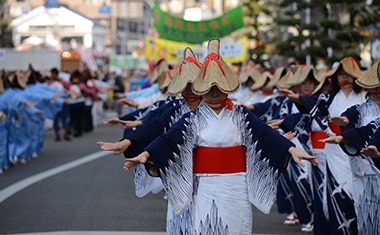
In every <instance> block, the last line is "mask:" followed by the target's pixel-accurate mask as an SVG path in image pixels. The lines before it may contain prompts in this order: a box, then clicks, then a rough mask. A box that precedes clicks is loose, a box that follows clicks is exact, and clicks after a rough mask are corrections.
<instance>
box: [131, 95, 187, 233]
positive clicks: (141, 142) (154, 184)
mask: <svg viewBox="0 0 380 235" xmlns="http://www.w3.org/2000/svg"><path fill="white" fill-rule="evenodd" d="M188 112H190V107H189V105H188V104H187V102H186V101H185V100H175V101H172V102H169V103H168V104H166V105H164V106H161V107H160V108H158V109H156V110H154V111H152V112H151V113H150V114H148V115H147V116H151V117H150V118H149V119H150V120H147V121H144V124H143V125H142V126H141V127H138V128H137V129H136V130H135V131H133V132H130V133H129V134H128V135H126V136H124V138H125V139H129V140H130V141H131V142H132V146H130V147H129V148H128V149H127V150H126V152H124V154H125V155H126V156H136V155H137V154H139V153H141V152H142V151H143V150H144V148H145V147H147V146H148V145H149V144H150V143H151V142H152V141H153V140H155V139H156V138H157V137H158V136H159V135H161V134H163V133H164V132H166V130H167V129H169V128H170V127H171V126H172V125H173V124H174V123H176V122H177V121H178V120H179V119H180V118H181V117H182V116H183V115H184V114H186V113H188ZM152 114H153V115H152ZM152 119H153V120H152ZM149 167H151V166H150V165H148V164H146V166H145V167H144V166H143V165H139V166H137V167H136V168H135V170H134V173H135V189H136V195H137V196H138V197H143V196H145V195H146V194H147V193H149V192H153V193H158V192H159V191H161V190H162V189H163V185H162V181H161V179H160V178H158V177H152V176H150V175H148V173H147V170H146V169H145V168H147V169H148V168H149ZM191 215H192V214H191V207H189V208H188V209H187V210H185V211H184V212H183V213H181V214H179V215H177V214H175V213H174V210H173V208H172V206H171V204H170V203H168V211H167V221H166V231H168V234H184V231H191V225H192V224H191ZM169 231H170V232H169Z"/></svg>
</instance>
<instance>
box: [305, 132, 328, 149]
mask: <svg viewBox="0 0 380 235" xmlns="http://www.w3.org/2000/svg"><path fill="white" fill-rule="evenodd" d="M309 136H310V140H311V146H312V147H313V148H314V149H324V148H325V143H322V142H319V140H322V139H326V138H327V137H328V136H327V134H326V133H325V132H323V131H315V132H310V133H309Z"/></svg>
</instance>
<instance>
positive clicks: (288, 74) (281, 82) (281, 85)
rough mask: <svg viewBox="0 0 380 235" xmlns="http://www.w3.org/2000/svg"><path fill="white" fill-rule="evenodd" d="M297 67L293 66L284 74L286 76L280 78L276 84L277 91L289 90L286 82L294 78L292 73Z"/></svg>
mask: <svg viewBox="0 0 380 235" xmlns="http://www.w3.org/2000/svg"><path fill="white" fill-rule="evenodd" d="M296 68H297V67H295V66H293V67H290V68H289V69H288V71H287V72H286V74H285V75H284V76H282V77H281V78H280V79H279V80H278V81H277V82H276V87H277V88H279V89H289V88H291V87H292V86H290V85H289V84H288V80H289V79H290V78H291V77H292V76H294V72H295V70H296Z"/></svg>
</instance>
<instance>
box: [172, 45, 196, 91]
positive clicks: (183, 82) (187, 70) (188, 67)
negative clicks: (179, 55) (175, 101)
mask: <svg viewBox="0 0 380 235" xmlns="http://www.w3.org/2000/svg"><path fill="white" fill-rule="evenodd" d="M188 56H190V57H192V58H193V59H194V60H196V61H198V60H197V56H195V55H194V53H193V51H192V50H191V49H190V48H186V49H185V52H184V59H185V58H187V57H188ZM181 64H182V69H181V73H180V72H179V68H180V65H181ZM200 70H201V69H200V68H199V67H198V66H197V65H196V64H194V63H193V62H192V61H189V60H183V61H181V62H180V64H179V65H178V66H177V68H176V69H175V71H173V74H174V75H173V78H172V80H171V82H170V84H169V88H168V91H167V93H168V95H172V96H175V95H178V94H180V93H181V92H182V91H184V90H185V89H186V86H187V84H189V83H193V82H194V81H195V79H196V77H197V76H198V74H199V71H200Z"/></svg>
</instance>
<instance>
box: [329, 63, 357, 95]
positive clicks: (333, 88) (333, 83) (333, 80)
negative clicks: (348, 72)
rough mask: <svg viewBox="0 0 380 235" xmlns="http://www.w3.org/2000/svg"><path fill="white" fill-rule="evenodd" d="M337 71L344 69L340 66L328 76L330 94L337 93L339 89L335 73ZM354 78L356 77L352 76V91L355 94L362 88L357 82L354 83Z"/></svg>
mask: <svg viewBox="0 0 380 235" xmlns="http://www.w3.org/2000/svg"><path fill="white" fill-rule="evenodd" d="M339 71H344V70H343V68H342V67H340V68H339V69H338V70H337V71H336V72H335V73H334V75H333V76H331V77H330V80H331V91H332V94H336V93H338V92H339V90H340V87H339V85H338V75H337V74H338V72H339ZM355 79H356V78H354V82H353V90H354V92H355V93H356V94H358V93H360V92H361V91H362V90H363V88H362V87H360V86H359V85H358V84H356V82H355Z"/></svg>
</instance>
